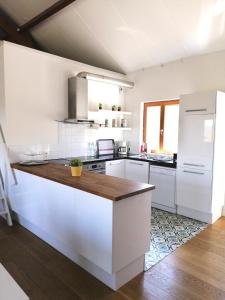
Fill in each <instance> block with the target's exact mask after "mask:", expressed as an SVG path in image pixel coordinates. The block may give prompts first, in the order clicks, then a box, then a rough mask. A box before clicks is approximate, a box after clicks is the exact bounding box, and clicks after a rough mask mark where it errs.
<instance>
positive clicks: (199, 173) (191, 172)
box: [183, 170, 205, 175]
mask: <svg viewBox="0 0 225 300" xmlns="http://www.w3.org/2000/svg"><path fill="white" fill-rule="evenodd" d="M183 172H184V173H190V174H197V175H204V174H205V173H202V172H194V171H186V170H184V171H183Z"/></svg>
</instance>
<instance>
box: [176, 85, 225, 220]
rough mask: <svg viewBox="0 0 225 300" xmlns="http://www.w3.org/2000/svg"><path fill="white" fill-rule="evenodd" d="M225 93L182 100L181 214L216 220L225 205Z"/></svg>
mask: <svg viewBox="0 0 225 300" xmlns="http://www.w3.org/2000/svg"><path fill="white" fill-rule="evenodd" d="M224 115H225V94H224V93H222V92H218V91H210V92H202V93H195V94H192V95H183V96H182V97H181V103H180V120H179V138H178V155H177V179H176V203H177V212H178V214H181V215H185V216H188V217H191V218H194V219H198V220H201V221H205V222H207V223H213V222H214V221H215V220H216V219H218V218H219V217H220V216H221V214H222V209H223V206H224V191H225V189H224V186H225V185H224V182H223V170H224V167H225V164H224V158H223V156H224V153H225V152H224V151H225V143H224V139H225V137H224V135H225V117H224Z"/></svg>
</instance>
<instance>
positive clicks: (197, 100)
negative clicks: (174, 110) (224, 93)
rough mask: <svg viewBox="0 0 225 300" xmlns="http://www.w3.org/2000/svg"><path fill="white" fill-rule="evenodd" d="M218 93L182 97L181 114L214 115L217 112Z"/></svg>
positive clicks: (201, 93) (211, 92)
mask: <svg viewBox="0 0 225 300" xmlns="http://www.w3.org/2000/svg"><path fill="white" fill-rule="evenodd" d="M216 97H217V92H216V91H209V92H207V93H206V92H199V93H195V94H190V95H182V96H181V99H182V101H181V102H180V113H181V114H186V115H193V114H196V115H200V114H214V113H215V112H216Z"/></svg>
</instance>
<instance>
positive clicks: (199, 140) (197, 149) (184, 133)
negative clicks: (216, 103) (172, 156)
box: [177, 115, 215, 170]
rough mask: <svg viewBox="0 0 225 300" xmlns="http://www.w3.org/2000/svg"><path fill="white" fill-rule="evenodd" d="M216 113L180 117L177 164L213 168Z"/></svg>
mask: <svg viewBox="0 0 225 300" xmlns="http://www.w3.org/2000/svg"><path fill="white" fill-rule="evenodd" d="M214 127H215V115H186V116H183V117H182V118H181V119H180V127H179V139H178V155H177V164H178V166H180V167H190V168H198V169H205V170H211V169H212V164H213V151H214Z"/></svg>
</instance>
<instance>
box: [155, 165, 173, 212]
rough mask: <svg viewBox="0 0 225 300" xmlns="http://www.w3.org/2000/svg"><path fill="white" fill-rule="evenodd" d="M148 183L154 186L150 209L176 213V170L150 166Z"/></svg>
mask: <svg viewBox="0 0 225 300" xmlns="http://www.w3.org/2000/svg"><path fill="white" fill-rule="evenodd" d="M149 183H150V184H154V185H155V190H154V191H153V192H152V207H156V208H159V209H162V210H166V211H169V212H173V213H176V201H175V197H176V169H173V168H166V167H159V166H153V165H151V166H150V176H149Z"/></svg>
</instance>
